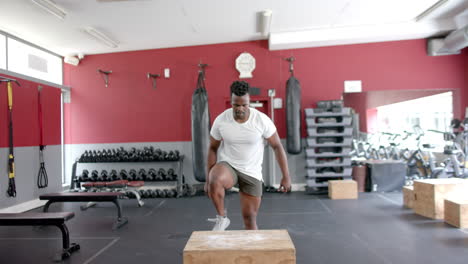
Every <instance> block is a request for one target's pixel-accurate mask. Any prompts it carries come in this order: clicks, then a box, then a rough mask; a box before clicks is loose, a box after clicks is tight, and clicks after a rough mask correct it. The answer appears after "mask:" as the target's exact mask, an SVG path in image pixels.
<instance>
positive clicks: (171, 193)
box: [164, 189, 177, 198]
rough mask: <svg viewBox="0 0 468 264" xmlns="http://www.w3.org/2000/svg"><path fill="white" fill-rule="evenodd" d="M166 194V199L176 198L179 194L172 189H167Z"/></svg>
mask: <svg viewBox="0 0 468 264" xmlns="http://www.w3.org/2000/svg"><path fill="white" fill-rule="evenodd" d="M164 192H165V193H166V197H168V198H174V197H176V195H177V192H176V190H174V189H170V190H167V189H165V190H164Z"/></svg>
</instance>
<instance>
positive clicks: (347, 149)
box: [306, 147, 351, 158]
mask: <svg viewBox="0 0 468 264" xmlns="http://www.w3.org/2000/svg"><path fill="white" fill-rule="evenodd" d="M350 152H351V147H343V148H341V151H340V152H322V153H316V151H315V148H306V156H307V157H308V158H328V157H333V158H335V157H348V156H349V153H350Z"/></svg>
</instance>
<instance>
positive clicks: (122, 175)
mask: <svg viewBox="0 0 468 264" xmlns="http://www.w3.org/2000/svg"><path fill="white" fill-rule="evenodd" d="M120 178H121V179H122V180H128V178H129V177H128V172H127V171H126V170H121V171H120Z"/></svg>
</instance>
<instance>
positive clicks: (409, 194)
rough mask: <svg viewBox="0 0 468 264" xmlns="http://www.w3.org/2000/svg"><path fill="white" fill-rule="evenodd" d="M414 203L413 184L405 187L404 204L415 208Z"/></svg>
mask: <svg viewBox="0 0 468 264" xmlns="http://www.w3.org/2000/svg"><path fill="white" fill-rule="evenodd" d="M413 204H414V188H413V186H405V187H403V206H405V207H406V208H413Z"/></svg>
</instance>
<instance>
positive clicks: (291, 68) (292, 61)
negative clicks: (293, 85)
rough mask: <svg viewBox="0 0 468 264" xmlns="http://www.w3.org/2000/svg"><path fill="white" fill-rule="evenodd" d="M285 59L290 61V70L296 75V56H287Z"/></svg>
mask: <svg viewBox="0 0 468 264" xmlns="http://www.w3.org/2000/svg"><path fill="white" fill-rule="evenodd" d="M284 60H285V61H289V72H290V73H291V75H292V76H294V61H295V60H296V58H294V57H293V56H291V57H289V58H285V59H284Z"/></svg>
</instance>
